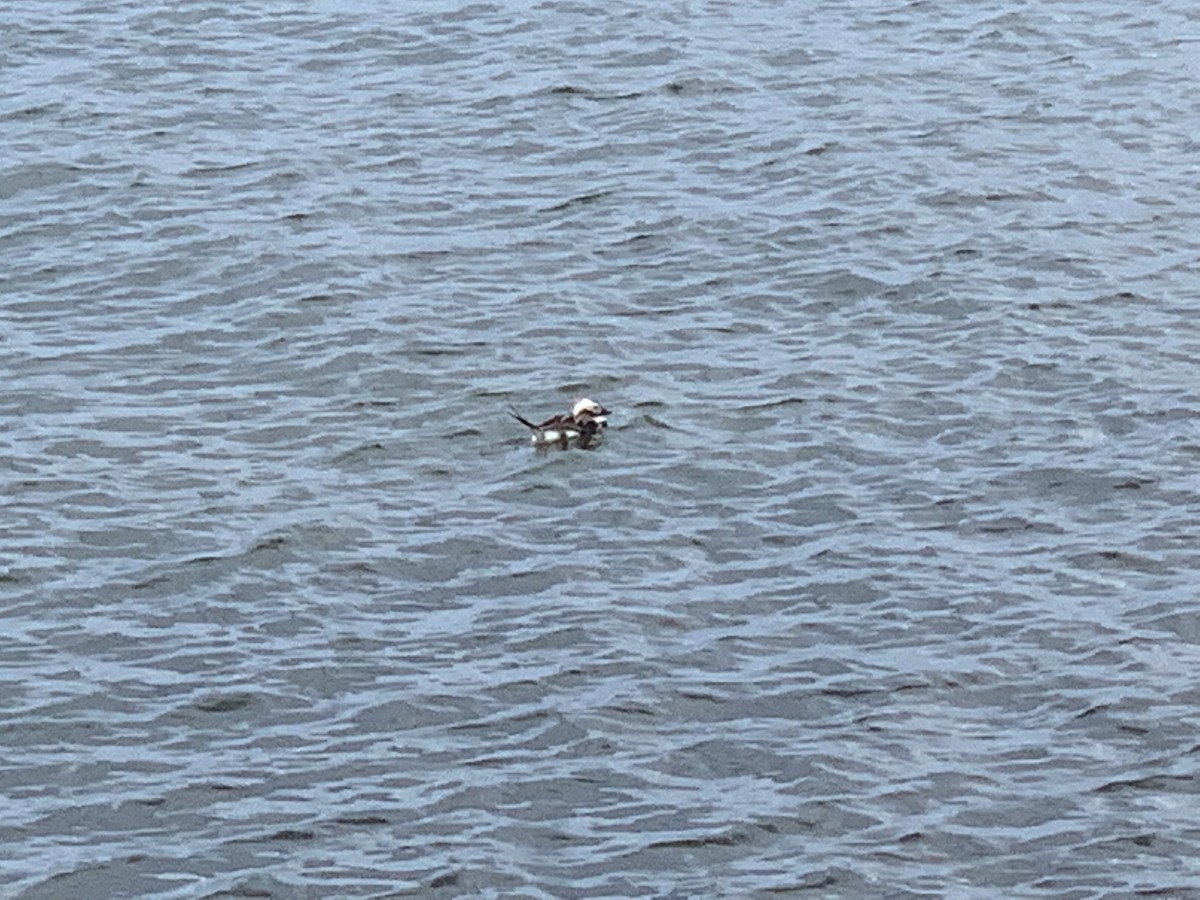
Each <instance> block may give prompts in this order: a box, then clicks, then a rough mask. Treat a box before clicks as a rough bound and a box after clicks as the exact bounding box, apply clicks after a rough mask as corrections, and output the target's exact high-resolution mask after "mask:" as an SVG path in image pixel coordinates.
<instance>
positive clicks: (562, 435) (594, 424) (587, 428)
mask: <svg viewBox="0 0 1200 900" xmlns="http://www.w3.org/2000/svg"><path fill="white" fill-rule="evenodd" d="M509 415H511V416H512V417H513V418H514V419H516V420H517V421H518V422H520V423H521V424H522V425H524V426H525V427H526V428H528V429H529V430H530V431H532V432H533V443H534V444H536V445H537V446H539V447H549V446H552V445H554V444H557V445H558V446H560V447H562V448H563V449H564V450H565V449H566V448H567V447H569V446H571V445H572V444H576V445H578V446H580V447H587V446H588V444H590V443H591V442H592V438H594V437H595V436H596V435H597V434H598V433H599V432H600V431H602V430H604V429H605V428H607V427H608V410H607V409H605V408H604V407H603V406H601V405H600V404H599V403H597V402H596V401H595V400H589V399H588V398H587V397H584V398H583V399H582V400H576V401H575V405H574V406H573V407H571V412H570V413H569V414H567V415H563V416H554V417H552V418H549V419H547V420H546V421H545V422H543V423H542V424H541V425H534V424H533V423H532V422H530V421H529V420H528V419H525V418H522V417H521V416H520V415H518V414H517V412H516V411H515V410H510V411H509Z"/></svg>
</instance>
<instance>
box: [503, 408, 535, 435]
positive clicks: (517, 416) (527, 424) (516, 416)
mask: <svg viewBox="0 0 1200 900" xmlns="http://www.w3.org/2000/svg"><path fill="white" fill-rule="evenodd" d="M508 414H509V415H510V416H512V417H513V418H514V419H516V420H517V421H518V422H520V423H521V424H522V425H524V426H525V427H526V428H528V429H529V430H530V431H537V430H538V427H537V426H536V425H534V424H533V423H532V422H530V421H529V420H528V419H526V418H525V417H524V416H522V415H521V414H520V413H519V412H517V411H516V410H515V409H513V408H512V407H511V406H510V407H509V408H508Z"/></svg>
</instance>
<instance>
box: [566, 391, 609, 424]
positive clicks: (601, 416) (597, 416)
mask: <svg viewBox="0 0 1200 900" xmlns="http://www.w3.org/2000/svg"><path fill="white" fill-rule="evenodd" d="M607 415H608V410H607V409H605V408H604V407H603V406H601V405H600V404H599V403H597V402H596V401H595V400H589V399H588V398H587V397H584V398H583V399H582V400H576V401H575V405H574V406H573V407H571V416H572V418H574V419H591V420H592V421H593V422H599V423H600V424H601V425H603V424H605V423H606V422H607V421H608V420H607V418H606V416H607Z"/></svg>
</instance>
